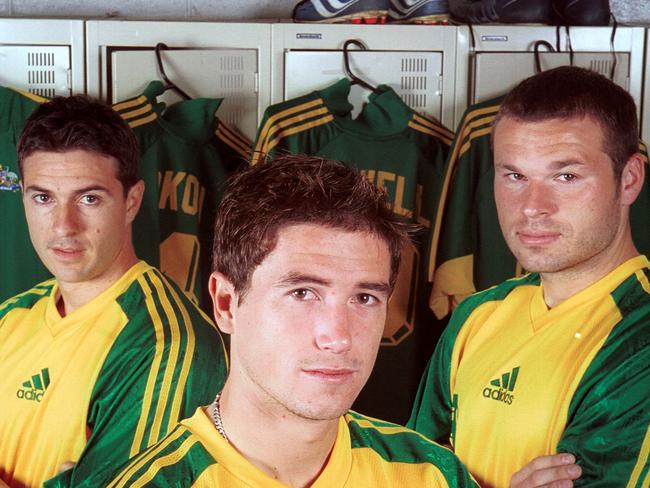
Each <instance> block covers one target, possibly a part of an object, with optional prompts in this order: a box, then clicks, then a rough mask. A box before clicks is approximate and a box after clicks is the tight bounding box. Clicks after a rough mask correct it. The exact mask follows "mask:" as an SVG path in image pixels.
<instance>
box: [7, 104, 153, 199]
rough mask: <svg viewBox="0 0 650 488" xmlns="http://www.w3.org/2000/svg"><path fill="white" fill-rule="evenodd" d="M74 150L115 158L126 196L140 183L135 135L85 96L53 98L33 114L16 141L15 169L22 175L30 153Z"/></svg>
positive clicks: (109, 110)
mask: <svg viewBox="0 0 650 488" xmlns="http://www.w3.org/2000/svg"><path fill="white" fill-rule="evenodd" d="M76 149H83V150H86V151H91V152H95V153H98V154H101V155H103V156H110V157H113V158H115V159H116V160H117V163H118V169H117V179H118V180H120V182H121V183H122V187H123V188H124V193H125V194H126V192H127V191H128V190H129V188H131V187H132V186H133V185H134V184H135V183H137V182H138V180H139V179H140V177H139V171H138V161H139V150H138V141H137V139H136V138H135V134H134V133H133V131H132V130H131V128H130V127H129V126H128V124H127V123H126V122H125V121H124V120H123V119H122V117H120V115H119V114H118V113H117V112H115V111H114V110H113V109H112V108H111V107H110V106H108V105H106V104H104V103H101V102H99V101H96V100H93V99H91V98H89V97H87V96H85V95H73V96H71V97H55V98H53V99H52V100H51V101H49V102H46V103H42V104H41V105H40V106H39V107H38V108H37V109H36V110H35V111H34V112H33V113H32V115H31V116H30V117H29V118H28V119H27V124H26V125H25V129H24V130H23V132H22V134H21V136H20V140H19V141H18V165H19V168H20V171H21V173H22V170H23V168H22V163H23V161H24V160H25V158H27V157H28V156H29V155H31V154H32V153H35V152H37V151H48V152H66V151H73V150H76Z"/></svg>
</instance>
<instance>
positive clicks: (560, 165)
mask: <svg viewBox="0 0 650 488" xmlns="http://www.w3.org/2000/svg"><path fill="white" fill-rule="evenodd" d="M584 165H585V163H584V162H583V161H580V160H578V159H558V160H557V161H553V162H552V163H550V167H551V169H553V170H555V171H558V170H562V169H564V168H568V167H569V166H584ZM494 167H495V168H496V169H503V170H506V171H512V172H513V173H519V172H521V169H520V168H518V167H517V165H516V164H511V163H500V162H495V163H494Z"/></svg>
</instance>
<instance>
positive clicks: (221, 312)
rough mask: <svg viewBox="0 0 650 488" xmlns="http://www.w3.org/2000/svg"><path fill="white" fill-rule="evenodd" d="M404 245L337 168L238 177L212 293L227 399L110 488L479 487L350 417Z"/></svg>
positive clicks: (258, 170)
mask: <svg viewBox="0 0 650 488" xmlns="http://www.w3.org/2000/svg"><path fill="white" fill-rule="evenodd" d="M407 239H408V238H407V235H406V232H405V228H404V227H403V226H402V224H400V222H399V221H398V220H397V218H396V217H395V216H394V214H393V213H392V211H391V209H390V207H389V206H388V204H387V202H386V200H385V197H384V195H383V194H382V193H381V192H380V191H379V190H377V189H376V188H375V187H374V186H373V185H372V183H370V181H368V180H367V179H366V178H365V177H364V176H362V175H361V174H360V173H358V172H356V171H355V170H353V169H350V168H348V167H346V166H344V165H342V164H339V163H335V162H333V161H328V160H323V159H320V158H317V157H308V156H281V157H279V158H277V159H275V160H274V161H272V162H265V163H260V164H258V165H255V166H252V167H251V168H249V169H248V170H246V171H244V172H243V173H241V174H239V175H238V176H237V177H235V178H234V179H233V180H232V182H231V185H230V187H229V189H228V190H227V192H226V194H225V195H224V198H223V200H222V201H221V205H220V207H219V209H218V212H217V218H216V224H215V242H214V249H213V256H214V270H213V273H212V275H211V277H210V283H209V288H210V294H211V296H212V299H213V311H214V315H215V318H216V321H217V324H218V325H219V327H220V328H221V330H222V331H223V332H225V333H228V334H230V337H231V342H230V344H231V348H230V353H231V369H230V374H229V376H228V379H227V381H226V385H225V387H224V388H223V390H222V391H221V392H220V393H219V394H218V395H217V397H216V398H215V400H214V402H212V404H211V405H209V406H208V407H206V408H199V409H197V411H196V413H195V414H194V416H193V417H191V418H190V419H187V420H183V421H182V422H181V423H180V424H179V425H178V426H177V427H176V428H175V429H174V430H173V431H172V432H171V433H170V434H169V435H168V436H167V438H165V439H163V440H162V441H160V442H159V443H158V444H157V445H155V446H153V447H152V448H151V449H149V450H148V451H145V452H143V453H141V454H140V455H138V456H136V457H135V458H133V459H132V460H130V461H129V463H128V464H127V465H126V466H124V467H122V468H121V469H120V470H118V472H117V474H116V477H115V479H114V480H113V482H112V483H110V484H109V485H108V486H111V487H127V486H148V487H153V486H159V487H172V486H173V487H198V486H224V487H231V486H265V487H266V486H269V487H270V486H278V487H279V486H287V485H288V486H293V487H305V486H322V487H328V488H329V487H366V486H367V487H371V486H385V487H396V486H421V487H446V486H459V487H463V486H476V485H475V484H474V482H473V481H472V479H471V478H470V477H469V475H468V474H467V471H466V470H465V469H464V467H463V466H462V464H461V463H460V462H459V461H458V459H457V458H456V457H455V456H454V455H453V453H452V452H451V451H449V450H447V449H445V448H443V447H441V446H438V445H437V444H435V443H433V442H431V441H429V440H427V439H426V438H424V437H423V436H422V435H420V434H417V433H415V432H413V431H411V430H408V429H406V428H404V427H401V426H398V425H394V424H391V423H388V422H383V421H379V420H375V419H371V418H368V417H365V416H363V415H360V414H358V413H355V412H352V411H350V410H348V409H349V408H350V405H352V402H353V401H354V399H355V398H356V396H357V395H358V394H359V391H360V390H361V388H362V387H363V385H364V383H365V382H366V380H367V379H368V376H369V375H370V371H371V369H372V366H373V364H374V361H375V358H376V355H377V350H378V348H379V342H380V339H381V336H382V332H383V328H384V322H385V319H386V309H387V302H388V299H389V297H390V294H391V291H392V288H393V285H394V283H395V280H396V277H397V272H398V268H399V261H400V250H401V248H402V246H403V245H404V244H405V243H406V242H407ZM387 401H389V400H388V399H387Z"/></svg>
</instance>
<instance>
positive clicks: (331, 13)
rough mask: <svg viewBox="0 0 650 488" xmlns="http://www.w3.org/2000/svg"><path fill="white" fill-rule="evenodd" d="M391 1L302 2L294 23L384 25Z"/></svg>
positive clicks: (294, 14)
mask: <svg viewBox="0 0 650 488" xmlns="http://www.w3.org/2000/svg"><path fill="white" fill-rule="evenodd" d="M388 1H389V0H302V1H301V2H298V4H297V5H296V6H295V7H294V9H293V21H294V22H320V23H338V22H341V23H345V22H349V23H352V24H384V23H385V22H386V17H387V15H388Z"/></svg>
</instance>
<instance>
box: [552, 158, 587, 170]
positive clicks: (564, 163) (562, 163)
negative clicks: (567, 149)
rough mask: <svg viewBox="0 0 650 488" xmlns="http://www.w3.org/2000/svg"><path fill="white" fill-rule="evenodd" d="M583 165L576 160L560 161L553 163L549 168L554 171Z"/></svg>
mask: <svg viewBox="0 0 650 488" xmlns="http://www.w3.org/2000/svg"><path fill="white" fill-rule="evenodd" d="M584 165H585V163H584V162H583V161H580V160H578V159H560V160H558V161H553V162H552V163H551V167H552V168H553V169H556V170H560V169H564V168H567V167H569V166H584Z"/></svg>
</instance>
